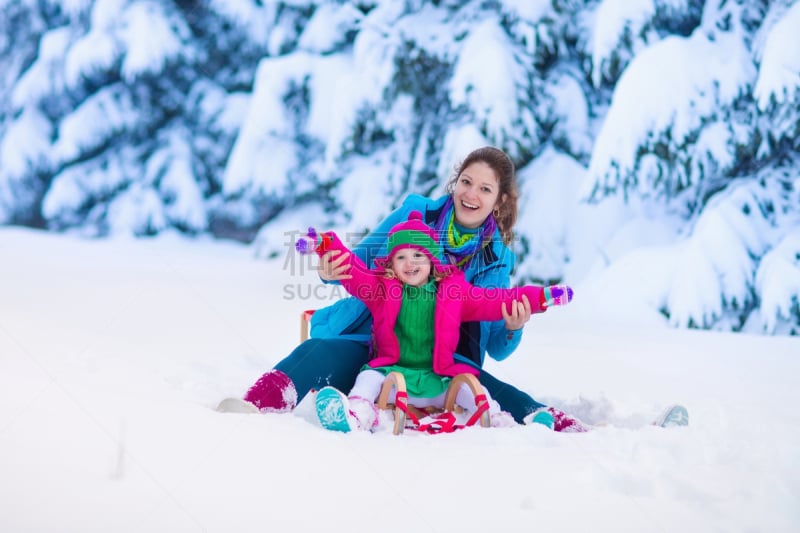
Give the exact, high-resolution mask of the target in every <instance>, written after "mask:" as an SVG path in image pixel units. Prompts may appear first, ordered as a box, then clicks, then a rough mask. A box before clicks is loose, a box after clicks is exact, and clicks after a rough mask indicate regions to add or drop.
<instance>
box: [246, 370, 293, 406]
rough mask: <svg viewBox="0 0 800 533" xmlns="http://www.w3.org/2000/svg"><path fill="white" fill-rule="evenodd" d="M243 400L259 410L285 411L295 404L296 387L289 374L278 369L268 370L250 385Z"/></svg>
mask: <svg viewBox="0 0 800 533" xmlns="http://www.w3.org/2000/svg"><path fill="white" fill-rule="evenodd" d="M244 400H245V401H246V402H250V403H252V404H253V405H255V406H256V407H257V408H258V409H259V410H261V411H266V412H273V413H285V412H287V411H291V410H292V409H294V408H295V406H296V405H297V389H295V388H294V383H292V380H291V379H289V376H287V375H286V374H284V373H283V372H281V371H280V370H270V371H269V372H267V373H266V374H264V375H263V376H261V377H260V378H259V379H258V381H256V383H255V385H253V386H252V387H250V390H249V391H247V394H245V395H244Z"/></svg>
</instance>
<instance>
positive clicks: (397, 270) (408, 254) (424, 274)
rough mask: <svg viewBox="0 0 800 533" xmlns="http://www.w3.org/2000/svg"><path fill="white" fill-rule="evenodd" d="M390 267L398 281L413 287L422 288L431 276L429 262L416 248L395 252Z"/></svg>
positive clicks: (401, 249)
mask: <svg viewBox="0 0 800 533" xmlns="http://www.w3.org/2000/svg"><path fill="white" fill-rule="evenodd" d="M391 266H392V270H393V271H394V274H395V276H397V279H398V280H400V281H401V282H402V283H405V284H407V285H411V286H413V287H422V286H423V285H425V284H426V283H428V278H429V277H430V275H431V260H430V259H428V256H427V255H425V254H424V253H422V252H420V251H419V250H417V249H416V248H400V249H399V250H396V251H395V253H394V255H393V256H392V265H391Z"/></svg>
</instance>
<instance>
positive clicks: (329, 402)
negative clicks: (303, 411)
mask: <svg viewBox="0 0 800 533" xmlns="http://www.w3.org/2000/svg"><path fill="white" fill-rule="evenodd" d="M314 404H315V406H316V408H317V418H318V419H319V423H320V424H322V427H324V428H325V429H329V430H331V431H341V432H343V433H349V432H350V431H352V430H353V427H354V425H355V421H352V422H351V416H350V402H349V401H348V400H347V396H345V395H344V394H342V393H341V392H340V391H338V390H337V389H335V388H333V387H323V388H322V389H320V391H319V392H318V393H317V397H316V399H315V400H314Z"/></svg>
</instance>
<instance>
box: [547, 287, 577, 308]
mask: <svg viewBox="0 0 800 533" xmlns="http://www.w3.org/2000/svg"><path fill="white" fill-rule="evenodd" d="M542 298H543V302H542V303H543V304H544V305H545V306H546V307H550V306H551V305H567V304H568V303H570V302H571V301H572V287H570V286H569V285H550V286H548V287H545V288H544V293H543V294H542Z"/></svg>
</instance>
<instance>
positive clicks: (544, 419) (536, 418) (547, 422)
mask: <svg viewBox="0 0 800 533" xmlns="http://www.w3.org/2000/svg"><path fill="white" fill-rule="evenodd" d="M523 422H525V424H526V425H530V424H541V425H543V426H547V427H548V428H550V429H553V427H554V426H555V423H556V420H555V417H553V413H551V412H550V411H548V410H547V409H546V408H542V409H537V410H536V411H534V412H532V413H531V414H529V415H528V416H526V417H525V418H524V420H523Z"/></svg>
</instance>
